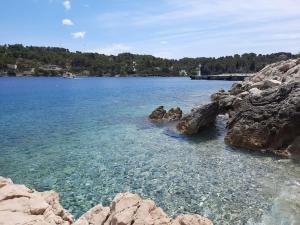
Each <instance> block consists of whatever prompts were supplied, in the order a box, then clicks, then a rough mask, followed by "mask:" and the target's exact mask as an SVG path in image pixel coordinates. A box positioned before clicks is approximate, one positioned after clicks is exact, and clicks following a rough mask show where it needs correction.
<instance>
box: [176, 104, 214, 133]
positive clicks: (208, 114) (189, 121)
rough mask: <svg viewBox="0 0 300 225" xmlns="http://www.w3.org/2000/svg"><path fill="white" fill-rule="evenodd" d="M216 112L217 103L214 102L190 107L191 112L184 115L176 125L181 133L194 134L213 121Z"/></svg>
mask: <svg viewBox="0 0 300 225" xmlns="http://www.w3.org/2000/svg"><path fill="white" fill-rule="evenodd" d="M218 114H219V107H218V104H216V103H215V102H213V103H209V104H206V105H203V106H200V107H198V108H194V109H192V111H191V113H189V114H187V115H186V116H184V117H183V118H182V119H181V120H180V121H179V123H178V124H177V126H176V127H177V129H178V131H179V132H181V133H183V134H188V135H191V134H196V133H198V132H199V131H200V130H201V129H203V128H205V127H208V126H209V125H211V124H212V123H214V122H215V120H216V117H217V115H218Z"/></svg>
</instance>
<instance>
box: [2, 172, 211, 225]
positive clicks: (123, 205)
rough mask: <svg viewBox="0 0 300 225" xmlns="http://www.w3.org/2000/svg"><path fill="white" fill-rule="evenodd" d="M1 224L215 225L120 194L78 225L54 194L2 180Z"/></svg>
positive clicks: (208, 221) (127, 194) (91, 211)
mask: <svg viewBox="0 0 300 225" xmlns="http://www.w3.org/2000/svg"><path fill="white" fill-rule="evenodd" d="M0 224H1V225H21V224H24V225H25V224H26V225H71V224H74V225H213V223H212V222H211V221H210V220H209V219H206V218H204V217H202V216H199V215H181V216H178V217H177V218H175V219H171V218H169V217H168V216H167V215H166V214H165V213H164V211H163V210H162V209H161V208H159V207H157V206H156V205H155V203H154V202H153V201H152V200H143V199H142V198H141V197H139V196H138V195H136V194H131V193H120V194H118V195H117V196H116V197H115V198H114V200H113V201H112V204H111V206H110V207H103V206H102V205H96V206H95V207H94V208H92V209H90V210H89V211H88V212H87V213H85V214H83V215H82V216H81V217H80V218H79V219H78V220H77V221H76V222H75V223H73V217H72V215H71V214H70V213H68V212H67V211H66V210H65V209H63V208H62V206H61V205H60V204H59V197H58V194H57V193H55V192H53V191H48V192H37V191H35V190H30V189H28V188H27V187H25V186H24V185H18V184H13V182H12V181H11V180H10V179H6V178H3V177H0Z"/></svg>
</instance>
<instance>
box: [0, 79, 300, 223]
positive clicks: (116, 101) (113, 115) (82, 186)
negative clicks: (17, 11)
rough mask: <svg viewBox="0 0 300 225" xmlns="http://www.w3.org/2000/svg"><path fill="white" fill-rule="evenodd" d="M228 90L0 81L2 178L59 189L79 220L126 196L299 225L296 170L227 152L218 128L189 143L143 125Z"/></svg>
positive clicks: (203, 84)
mask: <svg viewBox="0 0 300 225" xmlns="http://www.w3.org/2000/svg"><path fill="white" fill-rule="evenodd" d="M230 86H231V83H230V82H223V81H220V82H219V81H190V80H189V79H187V78H86V79H75V80H69V79H60V78H0V107H1V108H0V175H2V176H8V177H11V178H12V179H13V180H14V181H15V182H17V183H24V184H26V185H28V186H30V187H33V188H35V189H37V190H39V191H44V190H49V189H54V190H56V191H58V192H59V193H60V196H61V201H62V204H63V206H64V207H66V208H67V209H69V210H70V212H71V213H73V214H74V215H76V216H79V215H81V214H82V213H83V212H85V211H86V210H88V209H89V208H90V207H92V206H93V205H95V204H96V203H99V202H101V203H103V204H104V205H108V204H109V203H110V201H111V200H112V198H113V197H114V196H115V195H116V193H118V192H125V191H131V192H135V193H139V194H141V195H142V196H143V197H149V198H152V199H153V200H154V201H155V202H156V203H157V205H159V206H160V207H162V208H163V209H164V210H165V211H166V212H167V213H168V214H169V215H171V216H174V215H176V214H179V213H199V214H202V215H204V216H208V217H209V218H211V219H212V220H213V221H214V222H215V224H222V225H223V224H294V225H295V224H299V221H300V215H299V213H300V210H299V209H300V206H299V205H300V193H299V192H300V191H299V188H300V186H299V184H300V164H299V162H297V161H292V160H286V159H276V158H273V157H266V156H262V155H259V154H249V153H247V152H245V151H240V150H233V149H231V148H229V147H226V146H225V145H224V142H223V134H224V124H223V122H222V120H218V122H217V124H216V127H215V128H213V129H210V130H207V131H206V132H203V133H201V134H200V135H199V136H197V137H192V138H186V137H182V136H178V135H176V134H174V133H173V132H171V131H168V129H167V128H166V127H157V126H153V125H152V124H150V123H148V121H147V119H146V118H147V115H148V114H149V113H150V112H151V111H152V110H153V109H154V108H155V107H156V106H158V105H165V106H167V107H172V106H177V105H178V106H180V107H181V108H183V109H184V111H185V112H188V111H189V110H190V108H191V107H193V106H196V105H198V104H200V103H204V102H207V101H209V96H210V94H212V93H213V92H215V91H217V90H219V89H221V88H225V89H227V88H229V87H230ZM293 222H294V223H293Z"/></svg>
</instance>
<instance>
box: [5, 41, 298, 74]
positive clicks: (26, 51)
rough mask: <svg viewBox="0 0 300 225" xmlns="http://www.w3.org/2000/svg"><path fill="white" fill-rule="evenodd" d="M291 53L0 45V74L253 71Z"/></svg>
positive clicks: (289, 57)
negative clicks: (214, 54)
mask: <svg viewBox="0 0 300 225" xmlns="http://www.w3.org/2000/svg"><path fill="white" fill-rule="evenodd" d="M295 57H296V55H293V54H291V53H284V52H280V53H274V54H269V55H261V54H259V55H257V54H255V53H247V54H243V55H237V54H236V55H234V56H226V57H220V58H205V57H201V58H183V59H180V60H173V59H163V58H158V57H154V56H151V55H136V54H130V53H122V54H119V55H118V56H113V55H110V56H107V55H103V54H98V53H83V52H70V51H69V50H68V49H64V48H56V47H34V46H23V45H21V44H16V45H0V74H1V75H12V76H14V75H49V76H60V75H62V74H63V73H65V72H72V73H74V74H78V75H86V76H87V75H90V76H114V75H121V76H126V75H135V74H136V75H137V76H138V75H142V76H150V75H160V76H183V75H194V74H197V70H198V67H199V64H202V69H201V72H202V74H207V75H211V74H223V73H253V72H257V71H259V70H260V69H262V68H263V67H264V66H265V65H267V64H270V63H274V62H277V61H280V60H283V59H291V58H295Z"/></svg>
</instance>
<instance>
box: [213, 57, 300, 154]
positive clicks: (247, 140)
mask: <svg viewBox="0 0 300 225" xmlns="http://www.w3.org/2000/svg"><path fill="white" fill-rule="evenodd" d="M299 62H300V59H298V60H295V59H291V60H287V61H282V62H278V63H274V64H270V65H268V66H266V67H265V68H263V69H262V70H261V71H260V72H258V73H256V74H254V75H253V76H251V77H249V78H247V79H246V80H245V81H243V82H238V83H235V84H233V86H232V88H231V89H230V90H229V91H228V92H224V91H219V92H217V93H215V94H213V95H212V101H213V102H215V103H216V104H218V106H219V111H220V113H224V114H227V115H228V118H229V119H228V123H227V127H228V132H227V134H226V136H225V142H226V143H227V144H229V145H233V146H236V147H241V148H246V149H253V150H263V151H271V152H273V153H275V154H279V155H284V156H287V155H290V154H293V155H294V154H299V153H300V148H299V147H298V146H299V139H300V138H299V136H300V129H299V127H300V124H299V120H300V118H299V114H300V102H299V101H300V91H299V83H300V63H299Z"/></svg>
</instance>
